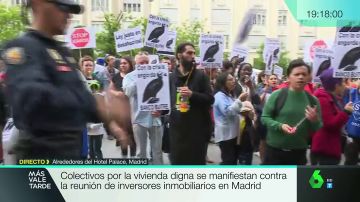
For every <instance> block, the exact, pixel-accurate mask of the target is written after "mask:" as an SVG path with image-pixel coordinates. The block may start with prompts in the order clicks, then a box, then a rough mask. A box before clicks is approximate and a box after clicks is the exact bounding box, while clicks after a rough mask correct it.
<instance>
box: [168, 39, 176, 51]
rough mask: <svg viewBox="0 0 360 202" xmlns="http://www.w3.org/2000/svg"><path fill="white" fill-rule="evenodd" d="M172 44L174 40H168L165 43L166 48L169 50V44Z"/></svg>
mask: <svg viewBox="0 0 360 202" xmlns="http://www.w3.org/2000/svg"><path fill="white" fill-rule="evenodd" d="M173 42H174V39H170V40H169V41H167V42H166V48H168V49H171V44H172V43H173Z"/></svg>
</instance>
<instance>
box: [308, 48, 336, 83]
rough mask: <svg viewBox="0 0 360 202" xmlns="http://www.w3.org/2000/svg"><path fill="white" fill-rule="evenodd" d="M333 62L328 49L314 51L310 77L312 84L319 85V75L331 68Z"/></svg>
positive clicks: (332, 56) (332, 55)
mask: <svg viewBox="0 0 360 202" xmlns="http://www.w3.org/2000/svg"><path fill="white" fill-rule="evenodd" d="M333 60H334V52H333V51H332V50H329V49H322V48H317V49H315V55H314V62H313V71H312V77H313V82H316V83H320V78H319V77H320V75H321V73H322V72H323V71H325V70H327V69H329V68H330V67H331V63H332V62H333Z"/></svg>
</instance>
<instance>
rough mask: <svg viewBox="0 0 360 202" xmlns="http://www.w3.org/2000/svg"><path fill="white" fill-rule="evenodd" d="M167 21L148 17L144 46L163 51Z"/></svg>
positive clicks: (166, 33) (156, 17)
mask: <svg viewBox="0 0 360 202" xmlns="http://www.w3.org/2000/svg"><path fill="white" fill-rule="evenodd" d="M168 27H169V20H168V19H166V18H163V17H158V16H154V15H150V16H149V19H148V24H147V27H146V32H145V46H147V47H153V48H156V49H164V48H165V47H166V42H167V41H168V39H167V37H168Z"/></svg>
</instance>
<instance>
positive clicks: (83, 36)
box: [71, 29, 90, 48]
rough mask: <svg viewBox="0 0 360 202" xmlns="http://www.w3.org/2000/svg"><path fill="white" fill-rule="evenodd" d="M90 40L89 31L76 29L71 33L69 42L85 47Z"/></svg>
mask: <svg viewBox="0 0 360 202" xmlns="http://www.w3.org/2000/svg"><path fill="white" fill-rule="evenodd" d="M89 42H90V33H89V32H88V31H86V30H85V29H77V30H75V31H74V32H73V33H72V34H71V43H72V44H74V46H76V47H78V48H83V47H85V46H86V45H87V44H88V43H89Z"/></svg>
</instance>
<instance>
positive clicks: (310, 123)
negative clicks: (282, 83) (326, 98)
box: [261, 59, 322, 165]
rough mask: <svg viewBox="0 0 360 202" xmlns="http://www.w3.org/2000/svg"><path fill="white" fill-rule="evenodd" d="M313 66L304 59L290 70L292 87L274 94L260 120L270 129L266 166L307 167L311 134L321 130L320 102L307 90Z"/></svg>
mask: <svg viewBox="0 0 360 202" xmlns="http://www.w3.org/2000/svg"><path fill="white" fill-rule="evenodd" d="M309 69H310V67H309V66H308V65H307V64H306V63H304V61H302V60H301V59H297V60H293V61H292V62H290V64H289V67H288V68H287V76H288V80H289V88H284V89H281V90H277V91H275V92H273V93H272V94H271V95H270V97H269V100H268V101H267V103H266V104H265V106H264V110H263V113H262V117H261V121H262V122H263V124H264V125H265V126H266V127H267V135H266V143H267V145H266V149H265V159H264V164H267V165H305V164H306V162H307V160H306V149H307V148H308V140H309V138H310V134H311V131H316V130H318V129H320V128H321V127H322V121H321V113H320V105H319V101H318V100H317V99H316V98H315V97H313V96H312V95H310V94H309V93H308V92H306V91H305V90H304V88H305V85H306V83H307V78H308V77H309V72H310V71H309Z"/></svg>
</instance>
